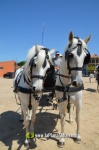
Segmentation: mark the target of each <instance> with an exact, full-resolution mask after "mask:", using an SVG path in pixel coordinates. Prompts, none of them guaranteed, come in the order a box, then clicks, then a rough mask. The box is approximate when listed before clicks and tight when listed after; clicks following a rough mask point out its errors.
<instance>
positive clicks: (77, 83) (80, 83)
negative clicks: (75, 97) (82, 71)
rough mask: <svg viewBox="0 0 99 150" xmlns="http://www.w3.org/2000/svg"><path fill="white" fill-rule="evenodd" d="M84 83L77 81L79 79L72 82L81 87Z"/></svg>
mask: <svg viewBox="0 0 99 150" xmlns="http://www.w3.org/2000/svg"><path fill="white" fill-rule="evenodd" d="M82 84H83V82H82V81H81V82H77V81H73V82H72V85H73V86H75V87H80V86H81V85H82Z"/></svg>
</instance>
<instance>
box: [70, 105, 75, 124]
mask: <svg viewBox="0 0 99 150" xmlns="http://www.w3.org/2000/svg"><path fill="white" fill-rule="evenodd" d="M73 109H74V105H72V104H70V112H69V123H70V124H72V123H73V119H72V114H73Z"/></svg>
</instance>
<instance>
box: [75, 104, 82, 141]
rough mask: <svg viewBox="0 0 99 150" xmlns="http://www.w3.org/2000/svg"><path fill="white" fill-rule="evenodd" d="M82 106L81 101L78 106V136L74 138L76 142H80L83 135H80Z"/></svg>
mask: <svg viewBox="0 0 99 150" xmlns="http://www.w3.org/2000/svg"><path fill="white" fill-rule="evenodd" d="M81 108H82V104H81V102H79V103H78V104H77V106H76V123H77V131H76V138H75V139H74V141H75V142H76V143H78V144H79V143H80V141H81V137H80V114H81Z"/></svg>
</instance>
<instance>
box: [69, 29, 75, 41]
mask: <svg viewBox="0 0 99 150" xmlns="http://www.w3.org/2000/svg"><path fill="white" fill-rule="evenodd" d="M73 38H74V35H73V33H72V31H71V32H70V33H69V42H70V43H72V42H73Z"/></svg>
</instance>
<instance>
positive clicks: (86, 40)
mask: <svg viewBox="0 0 99 150" xmlns="http://www.w3.org/2000/svg"><path fill="white" fill-rule="evenodd" d="M90 38H91V34H90V35H89V36H88V37H87V38H86V39H84V41H85V43H86V44H87V43H88V42H89V40H90Z"/></svg>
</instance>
